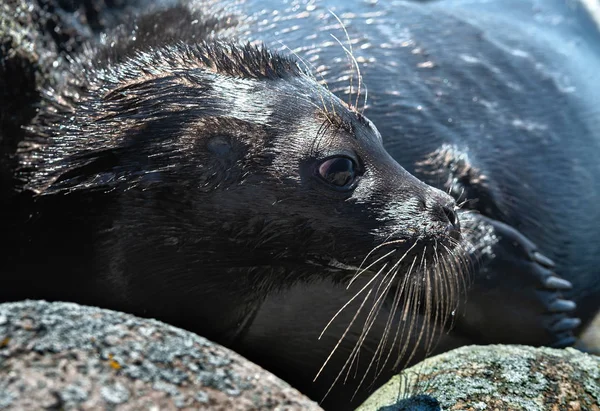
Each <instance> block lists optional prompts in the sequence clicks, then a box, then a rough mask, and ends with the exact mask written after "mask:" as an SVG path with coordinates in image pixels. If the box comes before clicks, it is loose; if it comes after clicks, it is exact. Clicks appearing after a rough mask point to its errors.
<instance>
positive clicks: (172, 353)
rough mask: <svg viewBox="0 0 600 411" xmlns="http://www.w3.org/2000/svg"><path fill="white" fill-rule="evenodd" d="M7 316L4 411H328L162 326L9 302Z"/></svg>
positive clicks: (0, 361) (223, 352) (0, 309)
mask: <svg viewBox="0 0 600 411" xmlns="http://www.w3.org/2000/svg"><path fill="white" fill-rule="evenodd" d="M0 318H2V319H3V320H4V321H3V322H0V370H1V371H0V409H19V410H22V409H42V408H52V409H66V410H67V409H75V408H76V409H82V410H91V409H94V410H96V409H111V410H112V409H119V410H139V409H161V410H168V409H179V408H185V409H211V410H259V409H269V410H271V409H277V410H319V409H320V408H319V406H318V405H317V404H315V403H314V402H312V401H310V400H309V399H307V398H306V397H304V396H303V395H302V394H300V393H299V392H298V391H296V390H295V389H293V388H291V387H290V386H289V385H288V384H287V383H285V382H283V381H282V380H280V379H278V378H277V377H275V376H274V375H272V374H270V373H268V372H267V371H265V370H263V369H262V368H260V367H258V366H257V365H254V364H252V363H251V362H249V361H248V360H246V359H244V358H243V357H241V356H239V355H237V354H235V353H234V352H232V351H229V350H228V349H226V348H223V347H221V346H219V345H217V344H214V343H212V342H210V341H208V340H206V339H204V338H202V337H199V336H197V335H194V334H192V333H189V332H186V331H183V330H180V329H177V328H175V327H171V326H169V325H166V324H163V323H160V322H158V321H155V320H148V319H141V318H137V317H134V316H132V315H127V314H122V313H118V312H114V311H109V310H103V309H99V308H92V307H84V306H79V305H77V304H71V303H47V302H44V301H25V302H19V303H6V304H0ZM148 330H152V332H148Z"/></svg>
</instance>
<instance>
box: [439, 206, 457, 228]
mask: <svg viewBox="0 0 600 411" xmlns="http://www.w3.org/2000/svg"><path fill="white" fill-rule="evenodd" d="M442 211H443V212H444V214H445V215H446V218H448V221H450V224H452V225H453V226H456V222H457V221H458V219H457V218H456V213H455V212H454V207H450V206H443V207H442Z"/></svg>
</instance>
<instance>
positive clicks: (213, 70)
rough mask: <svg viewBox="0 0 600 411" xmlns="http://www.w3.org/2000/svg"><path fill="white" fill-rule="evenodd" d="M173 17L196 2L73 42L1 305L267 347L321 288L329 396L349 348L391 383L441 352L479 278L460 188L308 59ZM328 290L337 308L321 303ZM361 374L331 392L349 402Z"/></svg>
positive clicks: (26, 157)
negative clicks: (66, 311) (72, 307)
mask: <svg viewBox="0 0 600 411" xmlns="http://www.w3.org/2000/svg"><path fill="white" fill-rule="evenodd" d="M165 13H187V15H188V16H189V15H190V13H192V11H189V10H187V9H185V8H175V9H173V8H168V9H159V10H157V11H156V12H153V13H148V14H146V15H144V16H140V17H139V19H138V20H137V23H136V25H137V27H138V31H137V32H136V35H135V40H132V38H130V37H128V36H127V37H124V36H122V35H121V32H120V31H119V29H117V30H116V32H115V33H116V34H114V38H111V37H107V38H106V39H104V40H103V41H105V42H106V43H107V44H109V45H108V46H104V45H103V44H101V42H100V44H97V45H95V46H94V48H90V49H86V50H85V51H83V52H82V53H73V54H72V55H71V56H70V59H71V64H70V66H69V67H68V71H67V72H65V73H63V74H62V77H63V78H64V80H65V81H64V84H62V85H61V87H60V88H59V89H56V90H49V91H48V93H47V94H46V98H45V100H44V102H43V104H42V106H41V108H40V110H39V112H38V114H37V116H36V117H35V119H34V120H33V121H32V123H31V124H30V125H29V127H28V135H27V137H26V139H25V141H24V142H22V143H21V145H20V150H19V156H20V157H19V161H20V164H21V170H20V173H19V177H20V178H21V179H22V180H23V181H24V190H25V192H26V193H28V194H29V195H31V196H32V197H33V199H34V201H33V204H32V206H31V208H30V209H28V210H27V212H28V214H29V218H28V221H27V223H26V224H25V225H24V227H23V234H22V237H23V238H24V241H22V242H20V243H19V242H16V243H15V244H13V245H12V246H11V247H12V249H10V250H8V251H9V253H8V255H14V256H17V257H16V258H14V257H13V258H10V259H9V263H8V264H6V263H5V265H4V267H3V270H4V271H5V272H12V273H13V275H11V276H9V278H7V279H6V282H5V284H4V285H5V286H3V287H2V291H1V298H2V299H3V300H17V299H23V298H36V299H49V300H63V301H75V302H78V303H82V304H87V305H95V306H101V307H108V308H112V309H116V310H120V311H124V312H130V313H134V314H138V315H143V316H148V317H154V318H158V319H160V320H163V321H166V322H168V323H170V324H174V325H177V326H180V327H183V328H186V329H190V330H193V331H195V332H197V333H198V334H201V335H203V336H205V337H207V338H210V339H212V340H214V341H216V342H219V343H221V344H223V345H226V346H229V347H232V348H234V349H236V350H238V351H240V352H243V353H245V354H247V355H248V356H249V357H250V358H251V359H254V360H260V356H262V355H264V353H265V350H264V347H265V345H264V344H263V343H260V344H261V347H260V348H259V349H258V350H257V349H256V348H255V346H254V344H253V343H254V342H257V341H258V339H259V338H271V341H270V344H274V345H276V344H284V342H285V340H286V339H287V338H288V335H286V333H284V332H275V328H274V327H278V326H279V325H280V321H276V322H275V321H274V322H272V323H270V324H268V323H266V322H265V319H264V318H265V317H264V313H265V312H269V313H271V314H276V313H277V312H282V311H284V310H287V309H292V310H293V308H294V307H293V304H290V305H288V304H287V303H286V302H285V301H283V302H281V303H278V301H280V300H279V298H280V296H281V295H286V294H287V295H289V294H288V293H294V294H295V295H299V296H300V297H301V298H306V297H308V298H306V299H305V301H304V302H305V303H304V304H302V309H303V310H307V309H311V310H315V311H317V314H318V316H319V317H320V321H315V322H314V323H312V324H311V323H308V322H303V321H302V320H301V319H300V320H298V324H297V325H296V326H295V327H294V328H297V329H300V328H303V329H304V331H305V332H306V333H307V334H306V335H307V337H306V338H301V339H299V340H296V341H294V343H295V342H299V343H301V344H302V347H301V349H299V352H297V353H294V354H289V355H288V357H290V359H291V361H292V362H290V363H288V366H289V368H288V369H287V370H286V372H285V373H284V374H285V375H288V376H289V372H297V373H298V375H304V374H308V375H310V377H308V378H304V377H302V378H301V380H300V381H299V383H300V382H301V383H302V384H303V385H305V386H307V393H309V394H310V395H312V396H313V397H318V396H321V397H322V396H323V395H324V394H325V392H326V391H327V389H328V388H329V387H330V386H331V385H332V383H333V380H332V379H329V378H325V377H324V378H321V379H320V380H319V384H314V387H315V388H317V387H318V389H314V388H310V386H311V384H310V381H311V380H312V379H313V378H314V375H315V374H316V372H317V371H318V368H319V367H320V366H321V365H322V364H323V362H324V361H325V360H326V359H327V356H328V355H329V354H330V353H332V357H331V360H330V361H329V363H330V366H329V367H328V372H329V368H331V369H335V372H336V374H337V373H339V371H340V369H341V368H342V365H343V363H344V362H347V361H348V358H349V354H350V353H351V355H352V357H353V358H354V359H353V360H352V362H353V363H356V361H357V358H358V355H359V354H361V353H364V352H368V351H370V350H372V349H373V348H375V349H376V350H375V352H376V354H377V355H378V356H379V358H380V359H381V363H380V364H375V363H374V361H375V359H376V357H373V360H371V364H368V366H367V365H363V364H361V365H360V366H361V367H363V368H364V374H365V375H367V374H370V375H376V374H378V375H381V378H384V377H386V376H389V375H390V374H391V373H392V372H393V371H394V369H395V368H394V367H393V364H394V363H395V362H396V361H397V360H399V358H401V357H403V358H408V357H415V358H416V357H418V356H420V357H423V356H424V355H425V354H424V353H425V351H427V350H430V347H431V346H432V344H433V342H434V340H435V338H434V337H435V335H436V332H435V327H437V328H439V329H442V328H443V323H444V322H445V321H447V320H448V319H449V318H450V312H451V311H452V310H453V309H454V308H455V306H456V305H457V299H458V296H459V292H460V287H461V283H462V282H463V281H464V279H463V278H462V275H463V274H464V272H465V271H466V268H465V267H464V258H463V257H462V252H463V247H462V245H461V242H460V241H461V231H460V223H459V220H458V219H457V215H456V211H455V208H456V204H455V201H454V200H453V199H452V197H451V196H449V195H448V194H446V193H444V192H443V191H441V190H438V189H435V188H433V187H431V186H429V185H426V184H425V183H423V182H422V181H420V180H418V179H417V178H415V177H414V176H412V175H411V174H409V173H408V172H406V171H405V170H404V169H403V168H402V167H401V166H400V165H399V164H398V163H397V162H396V161H395V160H393V159H392V158H391V157H390V156H389V154H388V153H387V152H386V151H385V149H384V147H383V144H382V140H381V136H380V134H379V133H378V131H377V129H376V128H375V126H374V125H373V124H372V123H371V122H370V121H369V120H368V119H367V118H366V117H365V116H363V115H362V114H361V113H359V112H358V111H357V110H355V109H354V108H352V107H349V106H348V105H347V104H346V103H345V102H343V101H341V100H340V99H338V98H337V97H335V96H334V95H333V94H331V93H330V92H329V91H328V90H327V89H326V88H324V87H323V86H321V85H319V84H318V82H317V81H316V79H315V78H314V77H312V75H311V74H310V73H308V72H307V71H306V70H305V69H304V67H303V66H302V65H301V64H298V63H297V62H296V60H294V59H293V58H289V57H285V56H282V55H280V54H277V53H273V52H271V51H269V50H268V49H266V48H264V47H260V46H253V45H240V44H237V43H233V42H231V41H229V40H213V39H209V38H207V39H206V40H204V41H196V42H191V41H190V42H183V41H181V42H180V41H177V40H176V39H172V38H171V39H168V40H165V39H164V36H163V34H162V32H161V31H155V30H148V31H144V27H150V28H154V25H150V24H146V23H147V22H151V21H157V19H158V20H160V21H165V19H163V18H162V16H163V14H165ZM172 21H173V22H174V23H173V24H175V22H176V21H178V19H172ZM165 29H166V28H165ZM199 30H201V29H199ZM197 40H198V39H197ZM92 45H93V44H92ZM110 45H113V46H112V47H111V46H110ZM50 273H52V274H50ZM317 284H321V287H320V292H321V293H323V294H322V296H325V295H326V294H327V293H328V292H329V293H330V296H331V302H330V303H329V304H327V306H326V305H325V304H323V305H322V306H321V307H319V306H314V305H312V306H311V305H309V304H310V303H312V302H316V301H318V300H312V299H311V297H310V294H307V293H309V292H310V290H311V288H312V287H314V286H315V285H317ZM349 285H350V288H349V289H348V286H349ZM328 290H329V291H328ZM317 294H318V293H317ZM387 295H391V298H390V299H388V298H386V296H387ZM306 303H309V304H306ZM357 303H359V304H358V305H357ZM390 304H391V305H390ZM344 305H346V306H347V307H346V309H345V310H342V312H340V313H339V314H337V317H338V319H339V320H341V322H340V321H338V322H337V323H336V324H334V325H332V326H331V327H329V329H328V330H326V331H325V332H324V334H323V338H322V340H321V341H320V340H319V339H318V338H317V337H318V334H319V333H321V332H322V331H323V328H324V327H325V325H326V322H327V321H328V320H330V319H331V318H333V317H335V316H336V312H338V311H339V310H340V309H341V308H344ZM361 305H362V306H367V307H368V308H367V309H363V310H362V311H361V310H358V308H360V306H361ZM321 310H325V311H321ZM357 311H361V313H360V317H359V318H358V320H357V321H355V320H353V317H356V313H357ZM289 313H290V312H289V311H288V312H287V313H286V314H282V318H284V317H286V316H287V315H289ZM295 313H296V314H300V313H302V311H299V310H296V311H295ZM375 319H377V321H375ZM401 321H408V322H407V323H406V324H407V325H405V326H404V327H402V326H400V325H398V324H400V323H401ZM386 324H387V327H386ZM396 325H398V326H396ZM390 327H393V329H394V330H396V331H394V332H393V333H392V332H389V331H388V332H387V336H388V342H387V343H385V344H380V341H381V338H380V337H381V335H382V334H381V333H383V332H385V329H386V328H390ZM370 329H373V331H375V329H377V330H378V331H377V332H378V335H376V336H375V335H374V336H371V332H370ZM296 333H297V331H296ZM344 334H348V335H347V336H346V337H344ZM296 335H297V334H296ZM290 336H291V334H290ZM313 337H314V338H313ZM367 337H368V338H367ZM409 339H412V340H414V342H413V343H409ZM401 340H403V341H406V343H403V344H400V343H399V342H400V341H401ZM338 341H342V343H343V347H342V348H343V349H339V350H337V349H336V344H337V342H338ZM348 348H349V351H348ZM392 353H393V357H391V356H392ZM361 355H362V354H361ZM306 356H308V357H310V360H309V362H308V363H306V364H302V363H301V362H299V361H301V359H302V358H303V357H306ZM386 356H387V357H391V358H392V359H391V360H390V361H387V359H386V358H385V357H386ZM276 358H277V357H276V356H273V357H269V358H266V359H265V360H264V361H258V362H259V364H262V365H264V366H270V365H274V364H273V361H274V360H275V359H276ZM384 360H385V363H386V364H384ZM293 362H296V365H297V367H294V366H292V363H293ZM274 368H275V367H274ZM324 376H325V375H324ZM369 378H371V377H369ZM292 380H294V379H292ZM294 382H295V381H294ZM368 382H369V383H370V382H371V381H368ZM359 383H360V381H359V380H357V381H356V382H355V383H354V384H353V387H349V386H348V387H344V388H343V389H340V390H339V392H337V391H336V392H337V394H336V395H332V397H331V398H332V399H340V401H341V402H340V403H339V406H343V407H347V406H348V404H349V403H350V398H351V396H352V395H351V394H352V391H355V390H356V389H357V388H358V387H359ZM365 385H366V384H365ZM349 390H352V391H351V392H348V391H349ZM366 392H367V391H365V392H364V393H362V392H361V393H360V395H359V396H358V397H357V399H360V398H363V397H364V395H366ZM332 406H333V405H332Z"/></svg>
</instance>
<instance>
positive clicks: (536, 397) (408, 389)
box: [358, 345, 600, 411]
mask: <svg viewBox="0 0 600 411" xmlns="http://www.w3.org/2000/svg"><path fill="white" fill-rule="evenodd" d="M419 394H420V395H424V394H425V395H427V396H431V397H433V398H435V399H436V400H437V401H438V402H439V405H440V408H437V409H442V410H473V411H475V410H490V411H492V410H527V411H548V410H553V411H554V410H556V411H559V410H560V411H563V410H565V411H566V410H572V411H584V410H585V411H600V358H599V357H596V356H593V355H589V354H585V353H582V352H580V351H578V350H575V349H572V348H567V349H564V350H557V349H552V348H533V347H526V346H508V345H490V346H481V347H480V346H468V347H462V348H459V349H456V350H453V351H450V352H447V353H445V354H442V355H438V356H435V357H431V358H429V359H427V360H425V361H423V362H421V363H419V364H417V365H416V366H414V367H411V368H409V369H407V370H405V371H403V372H402V373H401V374H400V375H398V376H396V377H394V378H392V379H391V380H390V381H389V382H388V383H387V384H386V385H385V386H383V387H382V388H380V389H379V390H378V391H377V392H375V394H373V395H372V396H371V397H370V398H369V399H368V400H367V401H365V403H364V404H363V405H362V406H361V407H359V408H358V410H359V411H371V410H380V409H386V410H390V411H391V410H396V409H399V408H398V407H397V405H398V404H400V403H401V402H402V400H404V401H406V399H407V398H409V397H411V396H413V395H419ZM422 409H423V410H434V409H436V408H422Z"/></svg>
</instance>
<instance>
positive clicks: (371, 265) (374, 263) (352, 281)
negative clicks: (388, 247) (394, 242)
mask: <svg viewBox="0 0 600 411" xmlns="http://www.w3.org/2000/svg"><path fill="white" fill-rule="evenodd" d="M381 247H382V246H377V247H375V248H374V249H373V250H372V251H371V252H369V254H368V255H367V257H366V258H368V257H369V256H370V255H371V254H372V253H373V252H374V251H375V250H377V249H378V248H381ZM396 251H397V249H393V250H392V251H390V252H388V253H387V254H384V255H383V256H381V257H379V258H378V259H377V260H375V261H373V262H372V263H371V264H369V265H368V266H366V267H365V268H361V267H360V266H359V267H358V269H357V271H358V272H357V273H355V274H354V275H353V276H352V278H351V279H350V281H349V282H348V286H347V287H346V288H350V286H351V285H352V284H353V283H354V282H355V281H356V280H357V279H358V277H360V276H361V275H362V274H363V273H365V272H366V271H368V270H369V268H371V267H373V266H374V265H376V264H377V263H379V262H380V261H383V260H385V259H386V258H387V257H389V256H390V255H392V254H393V253H395V252H396ZM363 262H364V260H363ZM362 264H363V263H361V265H362ZM359 270H360V271H359Z"/></svg>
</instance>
